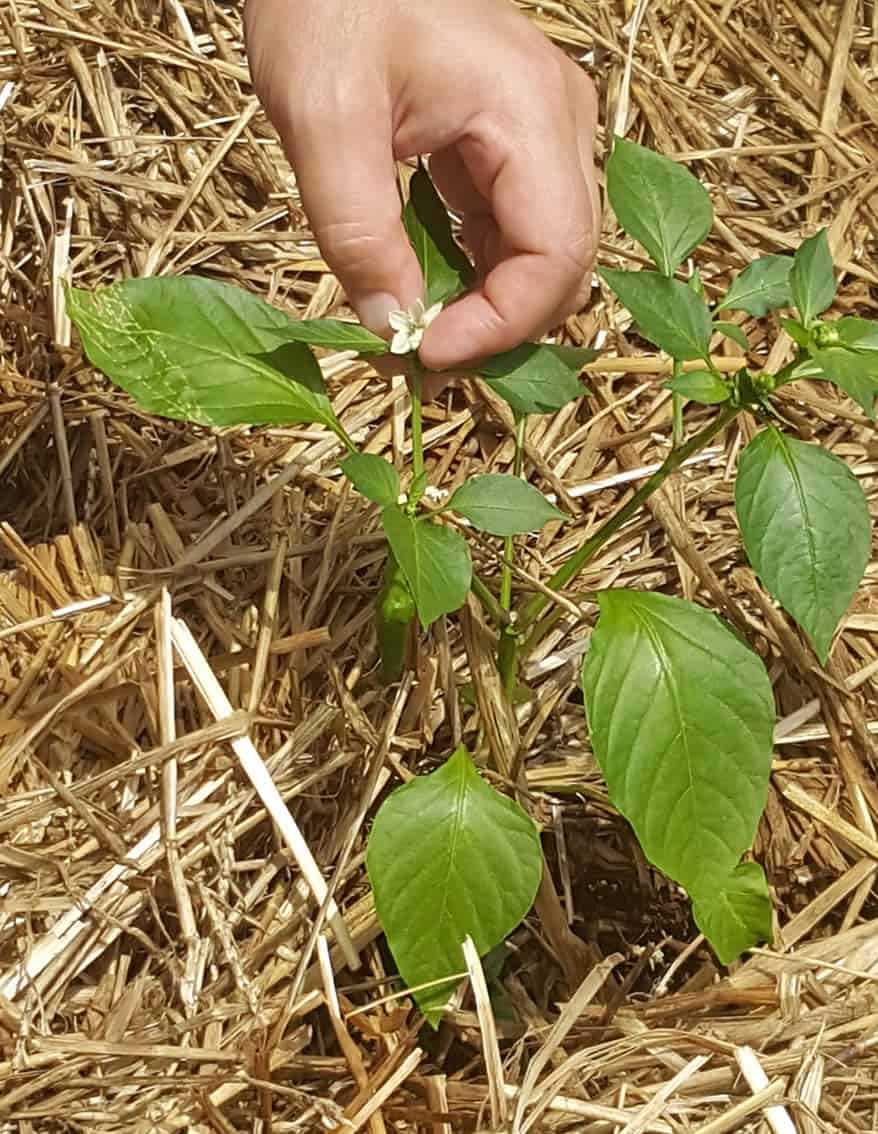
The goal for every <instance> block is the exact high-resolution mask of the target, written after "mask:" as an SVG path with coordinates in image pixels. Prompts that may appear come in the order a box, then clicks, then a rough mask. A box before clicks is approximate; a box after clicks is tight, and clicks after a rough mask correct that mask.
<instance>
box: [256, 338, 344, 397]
mask: <svg viewBox="0 0 878 1134" xmlns="http://www.w3.org/2000/svg"><path fill="white" fill-rule="evenodd" d="M249 357H250V358H252V359H253V360H254V361H255V362H261V363H263V364H264V365H265V366H268V367H270V368H271V369H272V370H276V371H277V372H278V374H283V376H284V377H285V378H288V379H289V380H290V381H291V382H297V383H299V385H302V386H305V387H307V388H308V389H309V390H310V391H311V392H312V393H313V394H325V393H326V383H325V382H324V380H323V371H322V370H321V369H320V363H319V362H318V361H317V359H316V358H315V357H314V355H313V354H312V353H311V351H310V350H309V349H308V347H306V346H305V344H304V343H281V345H280V346H276V347H275V348H274V350H266V351H261V352H260V353H259V354H251V355H249Z"/></svg>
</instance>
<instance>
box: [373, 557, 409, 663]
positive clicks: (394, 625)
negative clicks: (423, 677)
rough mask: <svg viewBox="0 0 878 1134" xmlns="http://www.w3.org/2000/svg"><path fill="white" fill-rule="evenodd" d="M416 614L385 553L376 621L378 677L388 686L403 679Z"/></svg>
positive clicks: (396, 568)
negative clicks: (379, 667)
mask: <svg viewBox="0 0 878 1134" xmlns="http://www.w3.org/2000/svg"><path fill="white" fill-rule="evenodd" d="M415 613H416V610H415V600H414V599H413V598H412V593H411V591H410V590H409V587H408V583H407V582H406V581H405V577H404V575H403V573H402V571H401V570H400V568H399V564H398V563H397V562H396V559H395V558H394V556H393V555H392V554H391V553H388V556H387V564H386V566H385V568H384V582H383V585H382V587H381V593H380V594H379V596H378V609H377V611H376V619H375V622H376V628H377V631H378V654H379V656H380V658H381V677H382V679H383V680H384V681H386V682H388V683H389V682H391V681H399V679H400V677H402V670H403V665H404V663H405V651H406V645H407V643H408V637H409V627H410V626H411V624H412V621H413V619H414V617H415Z"/></svg>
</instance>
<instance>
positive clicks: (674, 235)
mask: <svg viewBox="0 0 878 1134" xmlns="http://www.w3.org/2000/svg"><path fill="white" fill-rule="evenodd" d="M607 196H608V197H609V200H610V204H611V205H612V207H613V211H614V212H615V214H616V216H617V217H618V218H619V223H620V224H621V226H622V228H624V230H625V231H626V232H627V233H628V235H629V236H633V237H634V239H635V240H637V241H639V242H640V243H641V244H642V245H643V247H644V248H645V249H646V250H647V252H648V253H649V254H650V256H651V257H652V259H653V262H654V263H655V265H656V267H657V268H658V269H659V271H660V272H661V273H662V274H663V275H665V276H672V275H673V274H674V272H675V271H676V270H677V268H678V267H679V265H680V264H682V262H683V261H684V260H685V259H686V257H687V256H688V255H689V253H690V252H691V251H692V249H693V248H695V247H696V246H697V245H699V244H700V243H701V241H702V240H704V238H705V236H707V234H708V233H709V232H710V227H711V225H712V224H713V206H712V204H711V202H710V194H709V193H708V192H707V190H706V189H705V188H704V186H703V185H702V184H701V183H700V181H698V179H697V178H696V177H693V176H692V174H691V173H690V172H689V171H688V170H687V169H685V168H684V167H683V166H682V165H679V164H678V163H677V162H675V161H671V159H670V158H666V157H664V156H663V155H662V154H657V153H655V152H654V151H652V150H648V149H646V148H645V147H643V146H638V145H637V144H636V143H635V142H626V141H625V139H624V138H616V139H615V142H614V143H613V152H612V154H611V155H610V159H609V161H608V162H607Z"/></svg>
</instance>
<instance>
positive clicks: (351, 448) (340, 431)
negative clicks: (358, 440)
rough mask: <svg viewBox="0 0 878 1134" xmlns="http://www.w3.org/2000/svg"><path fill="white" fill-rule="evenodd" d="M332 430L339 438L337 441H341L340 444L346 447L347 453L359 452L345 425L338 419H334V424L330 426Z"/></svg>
mask: <svg viewBox="0 0 878 1134" xmlns="http://www.w3.org/2000/svg"><path fill="white" fill-rule="evenodd" d="M332 432H333V433H334V434H335V435H336V437H337V438H338V439H339V441H341V443H342V445H344V447H345V448H346V449H347V451H348V452H349V453H358V452H359V449H358V448H357V446H356V445H355V444H354V442H353V439H352V438H351V435H350V434H349V433H348V431H347V430H346V429H345V427H344V426H343V425H342V423H341V422H340V421H336V422H335V424H334V425H333V426H332Z"/></svg>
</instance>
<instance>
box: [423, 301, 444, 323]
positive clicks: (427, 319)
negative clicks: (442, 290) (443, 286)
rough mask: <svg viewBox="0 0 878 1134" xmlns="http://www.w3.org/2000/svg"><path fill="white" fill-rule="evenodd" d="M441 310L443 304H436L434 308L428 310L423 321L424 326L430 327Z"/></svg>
mask: <svg viewBox="0 0 878 1134" xmlns="http://www.w3.org/2000/svg"><path fill="white" fill-rule="evenodd" d="M441 310H442V304H441V303H434V304H433V306H432V307H429V308H427V310H426V311H425V312H424V318H423V320H422V322H423V324H424V326H425V327H429V326H430V324H431V323H432V322H433V320H434V319H435V318H436V316H437V315H438V314H439V312H440V311H441Z"/></svg>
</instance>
